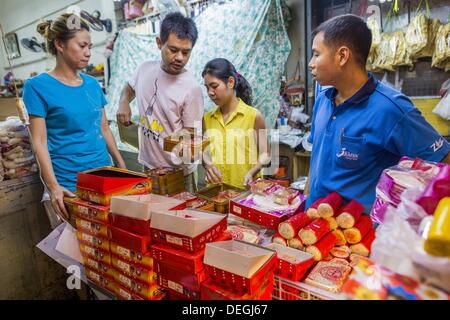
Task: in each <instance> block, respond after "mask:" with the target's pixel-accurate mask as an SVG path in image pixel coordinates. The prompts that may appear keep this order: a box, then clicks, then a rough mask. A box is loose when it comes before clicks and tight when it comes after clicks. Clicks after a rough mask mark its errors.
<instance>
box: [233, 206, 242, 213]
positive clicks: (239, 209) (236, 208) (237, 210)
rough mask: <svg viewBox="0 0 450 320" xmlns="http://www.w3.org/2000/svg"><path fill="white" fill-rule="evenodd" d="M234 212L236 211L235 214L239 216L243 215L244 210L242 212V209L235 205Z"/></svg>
mask: <svg viewBox="0 0 450 320" xmlns="http://www.w3.org/2000/svg"><path fill="white" fill-rule="evenodd" d="M233 210H234V212H236V213H237V214H242V210H241V208H240V207H238V206H234V205H233Z"/></svg>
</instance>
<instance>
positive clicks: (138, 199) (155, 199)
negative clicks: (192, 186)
mask: <svg viewBox="0 0 450 320" xmlns="http://www.w3.org/2000/svg"><path fill="white" fill-rule="evenodd" d="M185 208H186V202H184V201H181V200H177V199H173V198H169V197H166V196H160V195H156V194H146V195H136V196H115V197H112V198H111V206H110V211H111V224H112V225H113V226H116V227H118V228H121V229H124V230H127V231H130V232H133V233H137V234H141V235H147V236H150V219H151V215H152V212H153V211H154V210H159V211H169V210H183V209H185Z"/></svg>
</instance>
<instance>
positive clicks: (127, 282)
mask: <svg viewBox="0 0 450 320" xmlns="http://www.w3.org/2000/svg"><path fill="white" fill-rule="evenodd" d="M119 281H120V282H122V283H123V284H125V285H127V286H128V287H130V288H131V279H130V278H128V277H125V276H124V275H123V274H119Z"/></svg>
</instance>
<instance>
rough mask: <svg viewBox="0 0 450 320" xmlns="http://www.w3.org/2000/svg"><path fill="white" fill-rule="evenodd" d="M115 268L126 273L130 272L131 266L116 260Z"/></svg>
mask: <svg viewBox="0 0 450 320" xmlns="http://www.w3.org/2000/svg"><path fill="white" fill-rule="evenodd" d="M117 266H118V267H119V268H120V269H122V270H125V271H126V272H131V266H130V265H129V264H128V263H125V262H123V261H121V260H117Z"/></svg>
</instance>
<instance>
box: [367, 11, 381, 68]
mask: <svg viewBox="0 0 450 320" xmlns="http://www.w3.org/2000/svg"><path fill="white" fill-rule="evenodd" d="M367 26H368V27H369V29H370V31H372V45H371V47H370V51H369V56H368V57H367V69H368V70H369V71H373V72H375V71H380V70H379V69H378V68H377V67H376V65H375V61H376V60H377V52H378V50H377V49H378V47H379V45H380V43H381V29H380V26H379V24H378V21H377V19H375V17H373V16H372V17H370V18H369V19H367Z"/></svg>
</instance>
